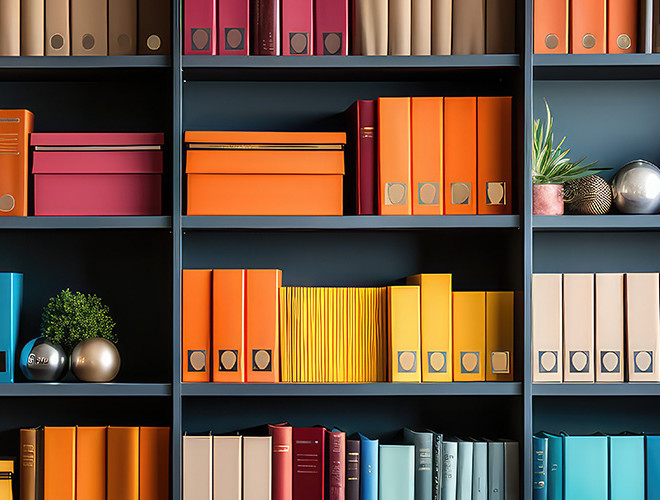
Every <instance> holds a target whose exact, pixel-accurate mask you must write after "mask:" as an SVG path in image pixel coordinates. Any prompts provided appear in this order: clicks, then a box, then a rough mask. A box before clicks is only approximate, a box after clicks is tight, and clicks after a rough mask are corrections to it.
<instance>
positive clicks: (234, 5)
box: [218, 0, 250, 56]
mask: <svg viewBox="0 0 660 500" xmlns="http://www.w3.org/2000/svg"><path fill="white" fill-rule="evenodd" d="M249 40H250V0H220V3H219V4H218V54H219V55H221V56H231V55H233V56H246V55H248V54H249V53H250V47H249Z"/></svg>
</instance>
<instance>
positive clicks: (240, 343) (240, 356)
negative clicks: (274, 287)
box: [213, 269, 245, 382]
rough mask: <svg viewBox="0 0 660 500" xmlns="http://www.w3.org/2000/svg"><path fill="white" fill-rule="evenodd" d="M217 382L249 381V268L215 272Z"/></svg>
mask: <svg viewBox="0 0 660 500" xmlns="http://www.w3.org/2000/svg"><path fill="white" fill-rule="evenodd" d="M213 382H245V271H244V270H243V269H215V270H214V271H213Z"/></svg>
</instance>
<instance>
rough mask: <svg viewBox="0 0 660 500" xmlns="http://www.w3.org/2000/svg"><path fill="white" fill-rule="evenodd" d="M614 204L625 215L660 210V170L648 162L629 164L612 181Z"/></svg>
mask: <svg viewBox="0 0 660 500" xmlns="http://www.w3.org/2000/svg"><path fill="white" fill-rule="evenodd" d="M612 193H613V195H614V203H615V205H616V207H617V208H618V209H619V211H620V212H623V213H625V214H654V213H656V212H657V211H658V210H660V169H659V168H658V167H656V166H655V165H654V164H653V163H651V162H648V161H646V160H635V161H631V162H630V163H627V164H626V165H624V166H623V167H621V169H620V170H619V171H618V172H617V173H616V175H615V176H614V179H612Z"/></svg>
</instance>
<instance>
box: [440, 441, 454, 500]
mask: <svg viewBox="0 0 660 500" xmlns="http://www.w3.org/2000/svg"><path fill="white" fill-rule="evenodd" d="M442 452H443V455H442V456H443V459H442V489H441V492H442V495H441V498H442V500H456V493H457V491H456V490H457V486H458V483H457V479H458V477H457V472H458V471H457V467H458V463H457V461H458V442H457V441H453V440H450V441H447V440H445V441H444V443H443V449H442Z"/></svg>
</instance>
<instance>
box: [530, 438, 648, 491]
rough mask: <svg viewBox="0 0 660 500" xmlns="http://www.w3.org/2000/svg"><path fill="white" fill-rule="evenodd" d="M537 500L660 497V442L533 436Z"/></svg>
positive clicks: (644, 439)
mask: <svg viewBox="0 0 660 500" xmlns="http://www.w3.org/2000/svg"><path fill="white" fill-rule="evenodd" d="M532 441H533V444H534V456H533V461H532V473H533V478H534V479H533V480H534V489H533V492H534V495H533V499H534V500H584V499H587V498H588V499H594V500H601V499H602V500H644V499H645V498H648V499H651V498H658V496H659V495H660V476H658V468H659V467H660V436H650V435H646V436H641V435H634V434H630V433H624V434H618V435H611V436H606V435H604V434H597V435H591V436H570V435H568V434H565V433H562V434H552V433H549V432H539V433H536V434H534V436H533V439H532Z"/></svg>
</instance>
